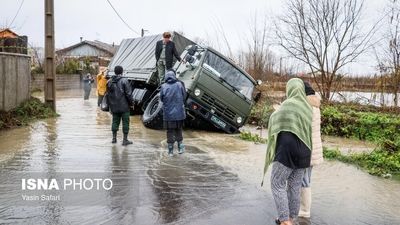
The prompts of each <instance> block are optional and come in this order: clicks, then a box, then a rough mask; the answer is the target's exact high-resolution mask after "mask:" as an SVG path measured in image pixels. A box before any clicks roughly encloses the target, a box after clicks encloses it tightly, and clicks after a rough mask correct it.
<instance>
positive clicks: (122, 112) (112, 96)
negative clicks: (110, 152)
mask: <svg viewBox="0 0 400 225" xmlns="http://www.w3.org/2000/svg"><path fill="white" fill-rule="evenodd" d="M122 72H123V68H122V67H121V66H116V67H115V68H114V73H115V76H112V77H111V79H110V80H108V82H107V97H108V104H109V107H110V111H111V113H112V125H111V130H112V133H113V139H112V143H116V142H117V131H118V129H119V124H120V122H121V120H122V132H123V133H124V139H123V140H122V145H129V144H132V142H131V141H129V140H128V133H129V116H130V106H132V105H133V99H132V96H131V94H132V89H131V85H130V84H129V81H128V79H126V78H123V77H122Z"/></svg>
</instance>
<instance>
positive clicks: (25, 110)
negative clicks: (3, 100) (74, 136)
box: [0, 97, 58, 130]
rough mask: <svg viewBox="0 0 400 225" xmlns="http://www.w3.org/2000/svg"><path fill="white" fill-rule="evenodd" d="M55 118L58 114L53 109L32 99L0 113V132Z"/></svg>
mask: <svg viewBox="0 0 400 225" xmlns="http://www.w3.org/2000/svg"><path fill="white" fill-rule="evenodd" d="M55 116H58V114H57V113H55V112H54V111H53V110H52V109H51V108H49V107H48V106H46V105H45V104H44V103H42V102H41V101H40V100H39V99H37V98H34V97H31V98H30V99H29V100H27V101H25V102H23V103H21V104H20V105H19V106H18V107H17V108H15V109H13V110H11V111H8V112H5V111H0V130H2V129H7V128H14V127H19V126H26V125H28V124H29V123H30V122H32V121H35V120H38V119H45V118H49V117H55Z"/></svg>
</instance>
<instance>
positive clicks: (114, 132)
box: [111, 131, 117, 144]
mask: <svg viewBox="0 0 400 225" xmlns="http://www.w3.org/2000/svg"><path fill="white" fill-rule="evenodd" d="M112 134H113V138H112V141H111V143H113V144H115V143H117V131H113V132H112Z"/></svg>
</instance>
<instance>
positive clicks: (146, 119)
mask: <svg viewBox="0 0 400 225" xmlns="http://www.w3.org/2000/svg"><path fill="white" fill-rule="evenodd" d="M142 122H143V125H144V126H145V127H148V128H152V129H156V130H161V129H163V110H162V102H161V99H160V94H159V93H158V94H157V95H155V96H154V97H153V98H152V99H151V100H150V102H149V104H147V106H146V109H145V110H144V113H143V116H142Z"/></svg>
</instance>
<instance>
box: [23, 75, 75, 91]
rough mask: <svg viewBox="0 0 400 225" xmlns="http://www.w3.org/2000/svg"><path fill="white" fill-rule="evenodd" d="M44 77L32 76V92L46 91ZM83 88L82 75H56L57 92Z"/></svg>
mask: <svg viewBox="0 0 400 225" xmlns="http://www.w3.org/2000/svg"><path fill="white" fill-rule="evenodd" d="M43 79H44V75H43V74H35V75H32V81H31V85H32V90H43V89H44V81H43ZM79 88H82V82H81V75H80V74H57V75H56V90H68V89H79Z"/></svg>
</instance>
